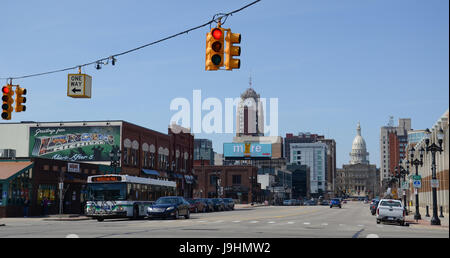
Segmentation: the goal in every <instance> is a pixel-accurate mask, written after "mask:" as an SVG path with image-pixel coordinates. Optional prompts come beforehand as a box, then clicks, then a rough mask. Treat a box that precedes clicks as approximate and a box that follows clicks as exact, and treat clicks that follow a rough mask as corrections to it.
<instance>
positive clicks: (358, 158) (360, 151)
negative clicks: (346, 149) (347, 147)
mask: <svg viewBox="0 0 450 258" xmlns="http://www.w3.org/2000/svg"><path fill="white" fill-rule="evenodd" d="M368 155H369V153H368V152H367V148H366V141H365V140H364V138H363V137H362V136H361V125H360V124H359V122H358V127H357V128H356V136H355V139H354V140H353V144H352V152H351V153H350V157H351V161H350V164H369V161H368V160H367V156H368Z"/></svg>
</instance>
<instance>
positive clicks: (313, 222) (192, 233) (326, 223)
mask: <svg viewBox="0 0 450 258" xmlns="http://www.w3.org/2000/svg"><path fill="white" fill-rule="evenodd" d="M1 224H4V226H1V227H0V237H1V238H25V237H26V238H47V237H48V238H50V237H52V238H71V237H72V238H174V237H176V238H448V237H449V228H448V227H439V226H424V225H410V226H399V225H391V224H380V225H378V224H376V220H375V216H372V215H371V214H370V211H369V206H368V204H364V203H362V202H349V203H347V204H344V205H343V207H342V209H339V208H330V207H329V206H267V207H265V206H262V207H254V208H239V209H236V210H234V211H224V212H214V213H199V214H191V218H190V219H184V218H183V219H179V220H172V219H158V220H156V219H155V220H148V219H144V220H128V219H114V220H105V221H103V222H97V221H96V220H74V221H48V220H45V219H43V218H5V219H0V225H1Z"/></svg>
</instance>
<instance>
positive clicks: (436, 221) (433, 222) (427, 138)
mask: <svg viewBox="0 0 450 258" xmlns="http://www.w3.org/2000/svg"><path fill="white" fill-rule="evenodd" d="M430 136H431V132H430V130H429V129H428V128H427V130H425V144H426V148H425V150H426V151H427V153H428V152H431V173H432V174H431V179H432V181H434V182H436V180H437V178H436V152H438V151H439V153H442V151H443V149H442V142H443V140H444V131H443V130H442V128H440V129H439V131H438V132H437V134H436V136H437V139H438V143H439V146H438V145H436V143H434V142H433V143H432V144H431V145H430ZM431 187H432V189H433V217H432V218H431V225H441V220H440V219H439V218H438V208H437V189H436V187H437V185H436V184H432V186H431Z"/></svg>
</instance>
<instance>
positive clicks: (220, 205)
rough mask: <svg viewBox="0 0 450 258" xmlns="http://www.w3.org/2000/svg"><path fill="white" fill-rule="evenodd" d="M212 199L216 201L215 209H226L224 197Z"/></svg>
mask: <svg viewBox="0 0 450 258" xmlns="http://www.w3.org/2000/svg"><path fill="white" fill-rule="evenodd" d="M211 200H212V202H213V203H214V211H224V210H225V203H224V202H223V200H222V198H211Z"/></svg>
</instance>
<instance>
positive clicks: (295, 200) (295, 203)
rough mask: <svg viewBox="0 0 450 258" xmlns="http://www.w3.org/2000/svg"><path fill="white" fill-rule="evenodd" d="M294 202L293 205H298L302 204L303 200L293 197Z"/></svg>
mask: <svg viewBox="0 0 450 258" xmlns="http://www.w3.org/2000/svg"><path fill="white" fill-rule="evenodd" d="M292 203H293V205H296V206H298V205H302V202H301V201H300V200H298V199H292Z"/></svg>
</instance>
